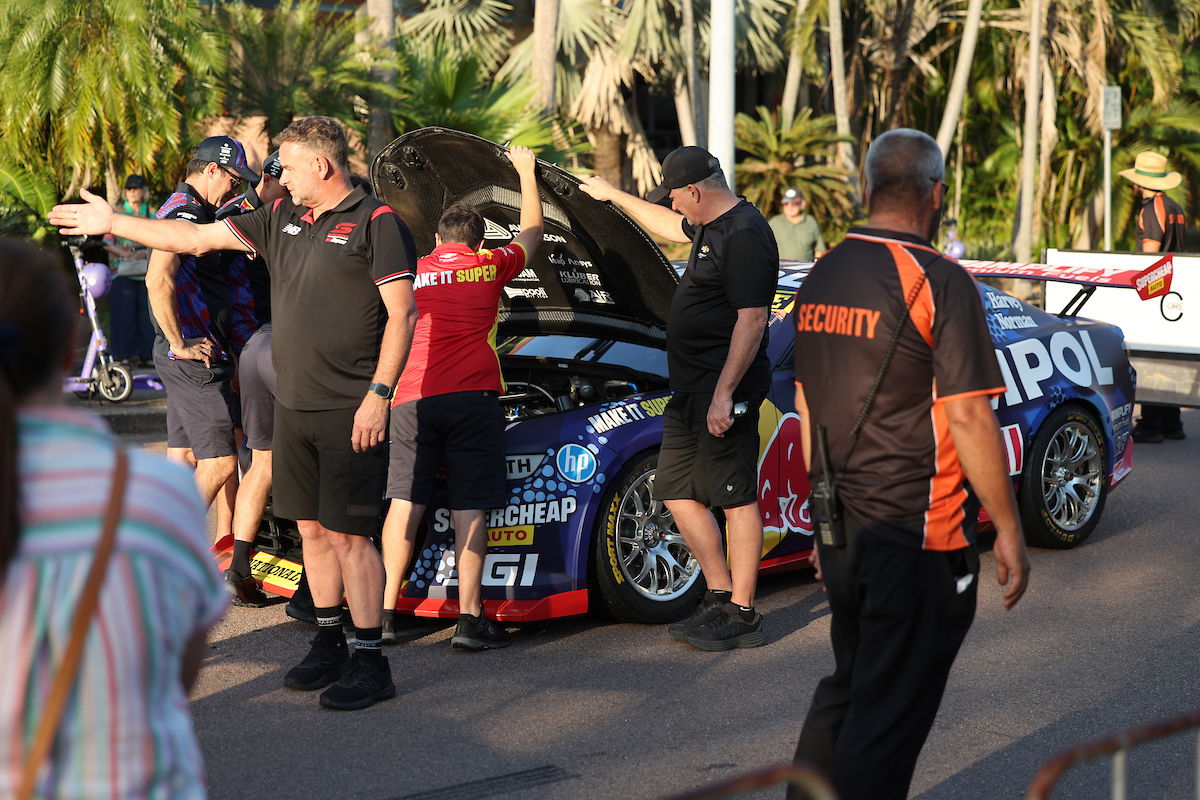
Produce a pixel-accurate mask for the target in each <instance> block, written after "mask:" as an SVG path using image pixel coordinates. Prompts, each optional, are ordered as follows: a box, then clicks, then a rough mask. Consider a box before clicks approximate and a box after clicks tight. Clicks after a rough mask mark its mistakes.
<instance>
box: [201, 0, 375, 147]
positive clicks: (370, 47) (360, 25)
mask: <svg viewBox="0 0 1200 800" xmlns="http://www.w3.org/2000/svg"><path fill="white" fill-rule="evenodd" d="M321 6H322V3H321V2H320V0H299V2H286V1H285V2H282V3H280V4H279V6H278V7H277V8H275V9H273V10H271V11H265V10H263V9H261V8H256V7H254V6H249V5H245V4H243V3H240V2H238V3H221V4H219V5H217V6H216V8H215V9H214V11H215V13H214V16H213V21H214V25H215V26H216V30H218V31H219V32H220V33H221V35H222V36H223V37H224V38H225V40H226V42H227V45H228V49H227V52H228V56H229V69H228V73H227V75H226V83H227V86H228V96H227V99H226V111H227V112H228V113H229V114H230V115H232V116H234V117H238V118H241V117H248V116H257V115H262V116H264V117H266V121H265V122H264V128H265V130H266V132H267V134H268V135H274V134H275V133H278V132H279V131H281V130H283V128H285V127H287V126H288V125H289V124H290V123H291V122H292V120H294V119H296V118H297V117H306V116H311V115H323V116H329V117H335V118H337V119H338V120H340V121H341V122H342V123H343V124H344V125H346V126H347V127H348V128H350V129H351V130H353V131H355V132H356V133H357V134H358V135H359V136H360V137H363V136H365V134H366V124H367V109H368V107H369V106H370V104H372V103H384V104H387V105H390V104H391V101H392V100H394V99H395V98H396V97H397V92H396V90H395V89H394V88H393V87H392V86H391V85H388V84H383V83H380V82H378V81H376V80H375V79H374V78H373V77H372V74H371V69H372V67H384V68H387V67H393V66H394V61H393V57H392V56H391V55H390V54H389V53H387V52H385V51H384V50H383V49H382V48H380V47H379V46H378V44H375V43H371V42H362V43H360V42H359V41H358V38H359V35H360V34H361V32H362V31H363V29H364V28H365V27H366V25H367V23H368V20H366V19H364V18H361V17H358V16H355V15H353V14H329V13H325V12H323V11H322V10H321Z"/></svg>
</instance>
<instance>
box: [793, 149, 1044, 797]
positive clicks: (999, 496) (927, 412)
mask: <svg viewBox="0 0 1200 800" xmlns="http://www.w3.org/2000/svg"><path fill="white" fill-rule="evenodd" d="M944 169H945V168H944V165H943V162H942V154H941V150H940V149H939V148H938V146H937V142H935V141H934V140H933V139H932V138H930V137H929V136H927V135H926V134H924V133H920V132H918V131H914V130H907V129H900V130H895V131H889V132H888V133H886V134H884V135H883V136H880V137H879V138H878V139H876V140H875V142H874V144H872V145H871V149H870V151H869V153H868V154H867V162H866V172H867V201H868V208H869V227H862V228H852V229H851V230H850V232H849V233H848V234H847V236H846V238H845V240H844V241H843V242H842V243H841V244H839V245H838V246H837V247H835V248H834V249H833V250H831V251H830V252H829V253H828V254H826V255H825V256H824V257H822V258H821V260H820V261H818V262H817V264H816V266H815V267H813V270H812V273H811V274H810V275H809V276H808V277H807V278H806V279H805V281H804V284H803V285H802V286H801V288H800V291H799V292H797V294H796V306H795V307H796V310H795V317H794V319H795V323H796V412H797V414H799V416H800V418H801V425H802V428H801V431H802V437H803V445H804V457H805V462H806V463H807V464H808V465H809V476H810V481H811V482H812V483H813V485H816V483H817V480H818V479H819V478H822V477H823V471H822V469H821V468H820V467H816V468H814V466H813V465H814V461H816V462H817V464H820V463H821V462H822V459H817V458H815V457H814V455H813V452H812V450H813V447H812V444H811V442H812V441H813V434H814V433H815V432H816V431H817V427H818V426H820V427H822V428H824V429H825V430H827V431H828V437H827V438H828V463H829V464H830V465H831V469H832V471H833V473H834V475H833V477H834V479H835V482H836V487H837V491H838V493H839V497H840V499H841V501H842V503H843V506H844V513H843V518H844V521H845V539H846V541H845V543H844V544H843V545H841V546H837V545H835V544H834V543H832V542H831V543H829V544H827V543H826V542H825V541H824V540H820V541H819V542H818V546H817V551H816V554H815V556H816V557H814V563H815V564H816V565H817V567H818V575H821V574H822V572H823V574H824V580H825V586H826V592H827V594H828V596H829V607H830V609H831V611H832V615H833V616H832V623H831V626H830V638H831V640H832V643H833V652H834V657H835V660H836V669H835V671H834V673H833V674H832V675H830V676H829V677H827V678H825V679H823V680H822V681H821V682H820V684H819V685H818V686H817V689H816V692H815V693H814V696H813V700H812V707H811V709H810V710H809V712H808V716H807V719H806V720H805V722H804V727H803V730H802V731H801V734H800V742H799V746H798V747H797V749H796V758H797V760H798V761H805V762H808V763H811V764H814V765H816V766H817V767H819V768H821V769H824V770H826V771H828V772H829V773H830V775H831V777H832V779H833V784H834V786H835V788H836V789H837V790H838V796H839V797H841V798H843V800H855V799H858V800H867V799H869V800H888V799H889V798H896V799H899V798H904V797H906V796H907V792H908V786H909V782H910V781H911V779H912V771H913V767H914V766H915V764H916V761H917V756H918V755H919V754H920V752H921V747H922V745H923V744H924V742H925V737H926V736H927V735H928V733H929V729H930V727H931V726H932V725H933V720H934V717H935V715H936V714H937V709H938V704H939V703H940V702H941V697H942V691H943V689H944V688H945V685H946V678H947V676H948V675H949V672H950V667H951V665H952V664H953V663H954V658H955V655H956V654H957V652H958V648H959V646H960V645H961V644H962V641H963V637H964V636H966V633H967V629H968V628H969V627H970V625H971V620H972V619H973V617H974V615H975V591H976V586H977V583H978V577H979V556H978V554H977V553H976V552H975V548H974V543H973V537H974V529H975V520H976V517H977V515H978V506H977V505H976V504H975V503H973V502H967V490H966V488H965V481H966V480H969V481H970V482H971V488H972V489H973V490H974V492H975V494H976V495H977V496H978V498H979V500H980V501H982V503H983V505H984V507H985V508H986V509H987V510H988V513H989V514H990V515H991V519H992V521H993V523H994V524H995V526H996V543H995V547H994V548H993V554H994V556H995V559H996V575H997V579H998V580H999V582H1000V584H1001V585H1007V589H1006V591H1005V593H1004V605H1005V608H1012V607H1013V605H1015V604H1016V602H1017V601H1018V600H1019V599H1020V598H1021V595H1022V593H1023V592H1024V591H1025V584H1026V579H1027V575H1028V571H1029V562H1028V559H1027V557H1026V554H1025V545H1024V542H1023V539H1022V536H1021V523H1020V519H1019V517H1018V515H1017V508H1016V501H1015V500H1014V498H1013V491H1012V484H1011V482H1010V481H1009V477H1008V463H1007V458H1006V456H1005V455H1004V449H1003V445H1002V444H1001V440H1000V431H999V427H998V425H997V424H996V416H995V414H994V413H993V411H992V407H991V403H990V398H991V397H992V396H994V395H997V394H1001V393H1003V392H1004V379H1003V377H1002V376H1001V374H1000V370H999V367H998V366H997V363H996V357H995V354H994V352H993V349H992V341H991V338H990V337H989V336H988V331H987V326H986V324H985V322H984V317H983V308H982V304H981V303H980V299H979V292H978V290H977V288H976V286H975V282H974V281H973V280H972V279H971V277H970V276H969V275H967V273H966V272H965V271H964V270H963V269H962V267H960V266H958V265H957V264H956V263H954V262H952V261H950V260H948V259H946V258H944V257H943V256H942V255H941V254H940V253H938V252H937V251H936V250H935V249H934V248H933V247H932V245H930V241H931V240H933V239H935V238H936V231H937V227H938V222H939V221H940V218H941V211H942V201H943V198H944V196H945V192H946V184H945V183H944V182H943V180H942V179H943V176H944ZM897 330H899V332H900V335H899V339H898V340H897V343H896V347H895V350H894V353H893V355H892V360H891V362H890V363H889V364H888V367H887V370H886V372H884V373H883V378H882V380H880V379H879V378H878V376H879V375H880V371H881V365H882V364H883V362H884V360H885V356H886V353H887V351H888V348H889V343H890V342H891V340H892V337H893V336H894V335H895V332H896V331H897ZM877 380H880V382H879V388H878V394H877V395H876V396H875V399H874V402H873V404H872V405H870V406H867V400H866V398H867V396H868V394H869V393H870V391H871V389H872V386H873V385H874V384H875V382H876V381H877ZM864 408H867V416H866V418H865V422H863V423H861V427H859V425H858V424H857V423H858V420H859V419H860V416H861V414H862V413H863V409H864ZM856 427H859V433H858V434H857V438H854V437H852V432H853V431H854V430H855V428H856ZM814 516H817V515H814Z"/></svg>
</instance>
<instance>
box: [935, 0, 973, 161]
mask: <svg viewBox="0 0 1200 800" xmlns="http://www.w3.org/2000/svg"><path fill="white" fill-rule="evenodd" d="M982 17H983V0H971V2H970V5H969V6H967V20H966V27H965V28H964V29H963V35H962V42H961V43H960V44H959V46H958V60H957V62H955V64H954V77H953V78H952V79H951V80H950V94H949V96H947V98H946V110H945V111H944V112H942V124H941V125H939V126H938V134H937V143H938V147H940V148H942V155H943V156H947V155H949V153H950V142H951V141H952V139H953V138H954V128H955V126H956V125H957V123H958V117H959V115H960V114H961V113H962V107H963V98H965V97H966V96H967V81H968V80H969V79H970V77H971V61H972V60H973V59H974V57H975V43H976V42H977V41H978V40H979V24H980V20H981V18H982Z"/></svg>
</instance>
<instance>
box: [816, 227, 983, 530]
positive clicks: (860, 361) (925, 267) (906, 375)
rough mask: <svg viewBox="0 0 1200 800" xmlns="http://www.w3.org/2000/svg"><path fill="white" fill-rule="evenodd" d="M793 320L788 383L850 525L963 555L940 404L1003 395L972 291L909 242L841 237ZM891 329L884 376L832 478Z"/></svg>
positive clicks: (855, 233) (936, 256) (953, 267)
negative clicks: (817, 432)
mask: <svg viewBox="0 0 1200 800" xmlns="http://www.w3.org/2000/svg"><path fill="white" fill-rule="evenodd" d="M922 277H924V282H923V283H922V281H921V279H922ZM909 297H912V298H914V299H913V304H912V307H911V309H910V310H909V312H908V314H907V315H906V314H905V305H906V302H907V301H908V299H909ZM906 316H907V318H906ZM793 319H794V321H795V324H796V382H797V383H798V384H800V385H801V386H803V387H804V396H805V400H806V401H807V402H808V410H809V416H810V419H811V421H812V422H813V423H814V424H818V425H824V426H825V428H826V431H827V433H828V441H829V456H830V463H831V466H832V467H833V469H834V470H835V474H836V477H837V481H838V491H839V494H840V497H841V498H842V499H843V501H844V502H845V504H846V508H847V510H848V511H849V512H850V514H851V515H853V516H854V517H855V518H856V519H858V520H859V521H860V522H862V523H864V524H874V523H882V524H883V526H884V527H883V528H882V530H884V531H887V532H888V533H885V535H887V536H888V537H889V538H891V539H893V540H895V541H898V542H899V543H901V544H907V545H912V546H916V547H921V548H924V549H926V550H956V549H959V548H962V547H965V546H966V545H967V532H966V531H965V530H964V525H973V522H974V521H973V520H968V519H966V518H965V516H964V513H963V509H962V506H963V501H964V500H965V499H966V491H965V490H964V488H963V482H964V474H963V470H962V465H961V464H960V463H959V458H958V451H957V450H956V449H955V446H954V439H953V438H952V437H951V435H950V423H949V419H948V418H947V416H946V410H945V405H944V404H945V401H947V400H953V399H955V398H963V397H969V396H971V395H983V396H994V395H997V394H1000V393H1002V392H1003V391H1004V378H1003V377H1002V376H1001V374H1000V367H999V365H998V364H997V362H996V354H995V349H994V346H993V345H992V340H991V337H990V336H989V335H988V329H987V324H986V322H985V320H984V312H983V304H982V301H981V300H980V296H979V290H978V288H977V287H976V285H975V281H974V280H972V279H971V276H970V275H968V274H967V273H966V271H965V270H963V268H962V267H960V266H959V265H958V264H956V263H955V262H953V261H950V260H949V259H947V258H945V257H943V256H942V255H941V254H940V253H938V252H937V251H936V250H934V249H933V248H932V247H931V246H930V245H929V243H928V242H926V241H924V240H923V239H921V238H919V237H916V236H912V235H909V234H903V233H895V232H892V231H886V230H881V229H878V228H851V229H850V232H849V233H848V234H847V235H846V238H845V239H844V240H843V241H842V243H841V244H839V245H838V246H837V247H835V248H834V249H833V250H831V251H830V252H829V253H828V254H827V255H825V256H823V257H822V258H821V260H820V261H818V262H817V263H816V265H815V266H814V267H813V269H812V272H811V273H810V274H809V275H808V277H807V278H805V280H804V283H803V284H802V285H801V286H800V290H799V291H798V292H797V293H796V306H795V312H794V317H793ZM898 325H903V328H902V332H901V335H900V339H899V341H898V342H897V345H896V351H895V354H894V355H893V357H892V362H891V365H890V366H889V368H888V371H887V374H886V376H885V377H884V380H883V383H882V384H881V385H880V389H879V394H878V396H877V397H876V398H875V403H874V405H873V406H872V408H871V413H870V416H868V417H867V421H866V423H865V424H864V425H863V428H862V431H861V433H860V434H859V439H858V443H857V445H855V446H854V449H853V451H850V452H851V455H850V460H849V462H846V466H845V469H844V470H841V471H838V470H839V467H840V466H841V464H842V463H843V462H844V461H845V458H846V454H847V452H848V450H849V448H850V437H849V434H850V431H851V429H852V428H853V427H854V422H855V420H856V419H857V417H858V415H859V413H860V412H861V411H862V407H863V404H864V401H865V399H866V396H867V393H868V392H869V391H870V388H871V385H872V384H873V383H874V382H875V377H876V375H877V374H878V373H879V367H880V364H882V362H883V357H884V354H885V353H886V351H887V347H888V342H889V341H890V340H891V337H892V335H893V332H894V331H895V330H896V327H897V326H898ZM810 472H811V470H810Z"/></svg>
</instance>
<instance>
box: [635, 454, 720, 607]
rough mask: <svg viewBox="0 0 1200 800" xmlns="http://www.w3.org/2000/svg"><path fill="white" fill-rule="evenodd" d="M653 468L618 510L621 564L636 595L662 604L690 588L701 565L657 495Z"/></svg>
mask: <svg viewBox="0 0 1200 800" xmlns="http://www.w3.org/2000/svg"><path fill="white" fill-rule="evenodd" d="M653 490H654V472H653V471H650V472H647V473H646V474H644V475H642V476H640V477H639V478H638V479H637V480H635V481H634V482H633V484H632V485H631V486H630V487H629V488H628V489H627V490H626V491H625V495H624V496H623V497H622V498H621V505H620V506H619V507H618V508H617V519H616V534H615V536H616V547H617V553H616V555H617V564H618V566H619V567H620V569H621V573H622V574H623V575H624V577H625V580H626V581H627V582H628V583H629V585H630V586H631V587H633V589H634V590H635V591H637V593H638V594H640V595H642V596H643V597H647V598H649V599H651V600H655V601H658V602H666V601H669V600H674V599H676V598H678V597H680V596H682V595H683V594H685V593H686V592H687V590H688V589H690V588H692V585H693V584H695V582H696V580H697V579H698V578H699V577H700V565H699V564H698V563H697V562H696V559H695V558H694V557H693V556H692V551H691V549H690V548H688V546H687V545H686V544H684V541H683V535H682V534H680V533H679V529H678V528H676V527H675V520H674V518H672V516H671V512H670V511H668V510H667V507H666V505H665V504H663V503H661V502H660V501H658V500H655V499H654V491H653Z"/></svg>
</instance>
